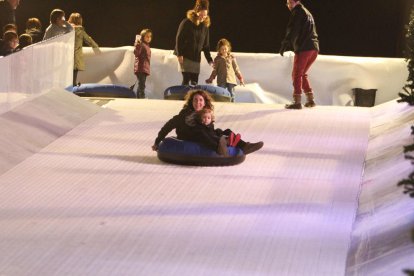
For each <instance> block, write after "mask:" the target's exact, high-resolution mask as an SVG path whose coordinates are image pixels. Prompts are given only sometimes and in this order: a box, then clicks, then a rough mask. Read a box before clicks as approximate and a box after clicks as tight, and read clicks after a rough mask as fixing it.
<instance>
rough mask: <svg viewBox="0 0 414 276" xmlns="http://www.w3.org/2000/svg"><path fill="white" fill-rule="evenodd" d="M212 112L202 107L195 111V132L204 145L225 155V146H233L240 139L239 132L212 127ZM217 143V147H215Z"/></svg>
mask: <svg viewBox="0 0 414 276" xmlns="http://www.w3.org/2000/svg"><path fill="white" fill-rule="evenodd" d="M214 121H215V118H214V112H213V110H211V109H208V108H204V109H202V110H201V111H198V112H197V123H198V124H197V126H196V129H195V133H196V135H197V137H198V140H199V141H200V143H202V144H203V145H205V146H206V147H208V148H210V149H212V150H216V151H217V153H219V154H222V155H226V154H227V146H232V147H235V146H237V144H238V143H239V141H240V134H237V135H236V134H235V133H234V132H232V131H231V130H230V129H226V130H222V129H220V128H214ZM217 144H218V148H216V147H217Z"/></svg>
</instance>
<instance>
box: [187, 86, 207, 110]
mask: <svg viewBox="0 0 414 276" xmlns="http://www.w3.org/2000/svg"><path fill="white" fill-rule="evenodd" d="M195 95H200V96H202V97H203V98H204V103H205V105H204V108H208V109H211V110H214V106H213V98H211V96H210V94H208V93H207V92H206V91H204V90H200V89H199V90H192V91H189V92H188V93H187V95H185V98H184V100H185V104H184V106H183V108H184V109H186V108H190V109H192V110H193V109H194V108H193V99H194V96H195Z"/></svg>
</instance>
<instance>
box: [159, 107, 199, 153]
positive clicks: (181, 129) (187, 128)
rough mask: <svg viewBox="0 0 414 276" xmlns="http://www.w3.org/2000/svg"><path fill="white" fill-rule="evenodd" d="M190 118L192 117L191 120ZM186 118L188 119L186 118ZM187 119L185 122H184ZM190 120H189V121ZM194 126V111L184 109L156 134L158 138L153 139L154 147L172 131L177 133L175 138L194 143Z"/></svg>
mask: <svg viewBox="0 0 414 276" xmlns="http://www.w3.org/2000/svg"><path fill="white" fill-rule="evenodd" d="M191 116H192V117H193V118H192V119H191ZM187 117H188V118H187ZM186 118H187V122H186ZM189 119H191V120H189ZM194 126H195V111H194V110H193V109H191V108H184V109H182V110H181V111H180V113H178V115H175V116H174V117H172V119H170V120H169V121H168V122H167V123H166V124H165V125H164V126H163V127H162V128H161V130H160V131H159V132H158V136H157V138H156V139H155V143H154V144H155V145H159V143H161V141H162V140H164V138H165V137H166V136H167V135H168V133H170V132H171V131H172V130H173V129H175V132H176V133H177V138H178V139H180V140H189V141H195V137H194V132H193V130H194Z"/></svg>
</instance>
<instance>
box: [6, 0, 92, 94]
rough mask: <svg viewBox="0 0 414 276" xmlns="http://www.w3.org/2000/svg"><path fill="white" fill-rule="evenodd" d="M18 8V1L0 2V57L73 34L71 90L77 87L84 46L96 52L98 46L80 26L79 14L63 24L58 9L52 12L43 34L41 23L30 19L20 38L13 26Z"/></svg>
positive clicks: (82, 67)
mask: <svg viewBox="0 0 414 276" xmlns="http://www.w3.org/2000/svg"><path fill="white" fill-rule="evenodd" d="M19 4H20V0H1V1H0V24H1V25H0V26H1V29H2V37H1V39H0V56H7V55H10V54H12V53H15V52H18V51H20V50H22V49H24V48H25V47H27V46H29V45H31V44H33V43H38V42H40V41H42V40H46V39H50V38H52V37H55V36H58V35H62V34H66V33H69V32H71V31H75V45H74V46H75V47H74V49H75V51H74V66H73V68H74V69H73V86H75V85H79V83H78V82H77V75H78V71H80V70H84V69H85V62H84V60H83V52H82V48H83V45H84V43H86V44H88V45H89V46H91V47H93V48H94V49H99V46H98V44H97V43H96V42H95V41H94V40H93V39H92V38H91V37H90V36H89V35H88V34H87V33H86V32H85V29H84V28H83V26H82V24H83V18H82V16H81V15H80V14H79V13H72V14H71V15H70V16H69V20H68V21H66V18H65V12H64V11H63V10H61V9H54V10H52V12H51V13H50V24H49V26H48V27H47V28H46V30H45V31H44V32H43V30H42V23H41V21H40V20H39V19H38V18H35V17H33V18H29V19H27V21H26V29H25V31H24V33H22V34H20V35H19V31H18V28H17V24H16V9H17V8H18V6H19Z"/></svg>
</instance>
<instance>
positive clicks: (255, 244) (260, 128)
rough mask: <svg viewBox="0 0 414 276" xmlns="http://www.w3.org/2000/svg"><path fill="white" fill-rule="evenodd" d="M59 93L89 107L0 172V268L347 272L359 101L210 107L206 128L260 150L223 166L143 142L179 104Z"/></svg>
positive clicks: (365, 122) (360, 160) (364, 115)
mask: <svg viewBox="0 0 414 276" xmlns="http://www.w3.org/2000/svg"><path fill="white" fill-rule="evenodd" d="M61 93H65V92H58V91H56V94H55V95H57V96H56V97H54V99H55V100H56V101H58V100H59V97H68V96H67V95H65V96H61V95H63V94H61ZM69 97H73V98H71V99H72V101H73V102H77V101H79V103H80V102H82V104H81V105H83V108H84V109H85V110H89V109H91V110H93V111H91V112H86V111H84V112H83V113H82V114H87V115H85V117H84V120H82V122H81V123H79V124H77V125H76V126H75V127H74V128H72V129H70V130H69V131H68V132H65V133H62V135H61V136H59V137H58V138H57V139H55V140H53V141H52V142H51V143H49V144H48V145H45V146H44V147H42V148H41V149H39V150H37V151H33V154H32V155H30V156H27V158H24V160H21V162H19V163H18V164H16V165H15V166H13V167H11V168H10V169H8V170H7V171H4V173H3V174H1V175H0V191H1V192H0V225H1V227H0V248H1V249H2V250H1V251H2V253H1V256H0V275H345V274H346V273H349V274H351V273H352V274H355V275H358V265H359V263H358V262H359V257H357V258H356V259H355V261H354V263H353V264H350V263H349V261H348V265H354V266H356V269H355V270H354V271H349V270H347V259H348V253H349V248H350V247H351V238H352V233H353V229H354V223H355V220H356V217H357V215H358V199H359V195H360V193H361V186H362V183H363V173H364V163H365V159H366V155H367V149H368V148H369V141H370V132H371V135H372V131H371V128H370V124H371V123H372V116H374V115H373V113H372V112H371V111H370V109H368V108H353V107H326V106H319V107H316V108H314V109H305V110H302V111H289V110H285V109H283V106H282V105H265V104H231V103H216V104H215V107H216V116H217V122H216V126H217V127H221V128H227V127H229V128H232V129H233V130H235V131H236V132H239V133H241V134H242V137H243V138H244V139H245V140H247V141H252V142H254V141H259V140H262V141H264V143H265V145H264V147H263V149H262V150H260V151H258V152H255V153H252V154H250V155H248V156H247V158H246V160H245V161H244V162H243V163H242V164H240V165H237V166H232V167H191V166H178V165H171V164H166V163H163V162H161V161H159V160H158V159H157V157H156V153H155V152H153V151H152V150H151V145H152V144H153V141H154V139H155V137H156V134H157V132H158V130H159V129H160V128H161V126H162V125H163V124H164V123H165V122H166V121H167V120H168V119H169V118H171V117H172V116H173V115H175V114H177V113H178V111H179V110H180V108H181V107H182V105H183V102H178V101H161V100H135V99H124V100H122V99H117V100H112V101H108V102H100V105H101V106H103V107H102V109H101V110H100V111H98V112H96V105H95V104H94V103H88V102H86V101H85V100H84V99H78V98H77V97H76V96H73V95H70V96H69ZM38 101H39V102H40V103H42V104H47V103H44V102H42V98H39V100H38ZM85 103H87V104H85ZM48 104H53V101H51V100H50V99H49V100H48ZM67 108H68V109H69V108H70V107H67ZM51 109H53V108H51ZM32 112H36V110H35V109H33V111H32ZM58 113H59V116H62V115H61V114H64V113H65V111H64V110H62V108H60V109H59V112H58V111H56V114H58ZM5 114H6V115H7V113H5ZM27 115H28V116H30V114H27ZM4 116H5V115H3V117H4ZM16 120H18V119H16ZM54 120H55V119H54V118H53V117H52V116H51V117H50V118H45V121H44V122H43V123H44V124H42V125H46V126H47V127H44V129H43V131H45V132H53V131H54V129H55V128H57V127H59V125H58V124H54V123H53V121H54ZM0 123H1V122H0ZM171 134H172V135H173V134H174V133H171ZM20 136H24V135H20ZM29 136H30V135H28V136H27V137H20V138H19V139H25V140H30V137H29ZM407 137H408V134H407ZM371 138H372V137H371ZM16 139H17V138H16ZM19 139H17V140H16V141H17V142H16V143H19V141H20V140H19ZM4 143H5V142H4V141H2V146H3V147H4V146H5V144H4ZM9 154H10V155H12V154H13V153H12V152H10V153H9ZM6 159H7V157H6ZM390 185H394V186H395V183H392V184H390ZM400 192H401V191H400ZM411 225H412V223H411ZM360 239H361V240H362V238H360ZM405 242H406V241H405ZM358 244H359V243H357V244H356V245H355V246H356V247H358ZM410 252H411V254H412V251H410ZM365 261H366V262H367V260H365ZM402 268H404V267H401V269H402ZM399 271H401V270H399ZM361 275H362V274H361ZM388 275H391V274H388Z"/></svg>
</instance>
